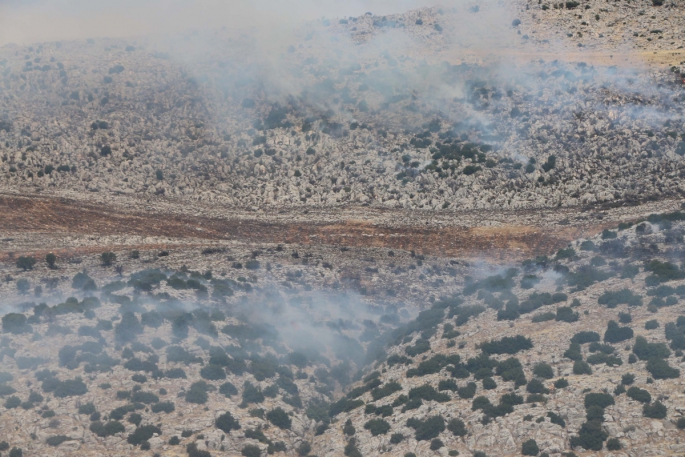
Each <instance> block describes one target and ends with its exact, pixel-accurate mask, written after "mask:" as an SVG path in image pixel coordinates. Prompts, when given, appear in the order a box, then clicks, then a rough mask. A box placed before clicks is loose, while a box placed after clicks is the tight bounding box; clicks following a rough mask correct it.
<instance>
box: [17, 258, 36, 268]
mask: <svg viewBox="0 0 685 457" xmlns="http://www.w3.org/2000/svg"><path fill="white" fill-rule="evenodd" d="M35 264H36V259H35V258H33V257H31V256H21V257H19V258H18V259H17V268H21V269H22V270H24V271H28V270H33V266H34V265H35Z"/></svg>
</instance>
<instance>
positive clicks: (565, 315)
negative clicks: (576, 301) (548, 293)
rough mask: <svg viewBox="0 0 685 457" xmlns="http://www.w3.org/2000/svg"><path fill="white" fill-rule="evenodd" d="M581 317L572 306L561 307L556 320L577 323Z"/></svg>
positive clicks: (558, 309)
mask: <svg viewBox="0 0 685 457" xmlns="http://www.w3.org/2000/svg"><path fill="white" fill-rule="evenodd" d="M579 318H580V316H579V315H578V313H576V312H575V311H573V308H571V307H570V306H560V307H559V308H557V314H556V316H555V320H557V321H560V322H576V321H578V319H579Z"/></svg>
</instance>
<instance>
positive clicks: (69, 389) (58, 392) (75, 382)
mask: <svg viewBox="0 0 685 457" xmlns="http://www.w3.org/2000/svg"><path fill="white" fill-rule="evenodd" d="M87 392H88V387H86V384H85V383H84V382H83V380H82V379H81V378H78V377H77V378H76V379H67V380H66V381H61V382H59V384H57V387H56V388H55V390H54V395H55V397H58V398H65V397H75V396H79V395H83V394H85V393H87Z"/></svg>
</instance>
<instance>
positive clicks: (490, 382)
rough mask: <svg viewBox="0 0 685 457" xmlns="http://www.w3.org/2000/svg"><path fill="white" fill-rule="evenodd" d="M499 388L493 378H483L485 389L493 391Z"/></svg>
mask: <svg viewBox="0 0 685 457" xmlns="http://www.w3.org/2000/svg"><path fill="white" fill-rule="evenodd" d="M496 388H497V383H496V382H495V380H494V379H492V378H491V377H489V376H488V377H486V378H483V389H485V390H492V389H496Z"/></svg>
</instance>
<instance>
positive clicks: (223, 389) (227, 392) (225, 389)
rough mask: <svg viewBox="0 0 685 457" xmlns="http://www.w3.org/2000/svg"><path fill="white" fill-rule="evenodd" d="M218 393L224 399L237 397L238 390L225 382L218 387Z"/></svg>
mask: <svg viewBox="0 0 685 457" xmlns="http://www.w3.org/2000/svg"><path fill="white" fill-rule="evenodd" d="M219 393H220V394H221V395H223V396H225V397H230V396H231V395H238V389H237V388H236V387H235V386H234V385H233V384H232V383H230V382H225V383H223V384H221V386H219Z"/></svg>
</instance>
